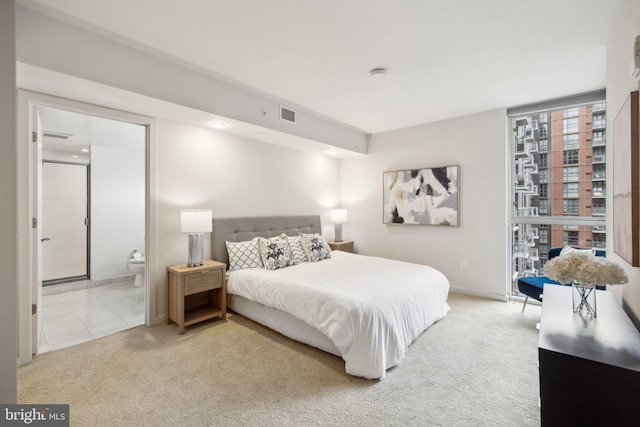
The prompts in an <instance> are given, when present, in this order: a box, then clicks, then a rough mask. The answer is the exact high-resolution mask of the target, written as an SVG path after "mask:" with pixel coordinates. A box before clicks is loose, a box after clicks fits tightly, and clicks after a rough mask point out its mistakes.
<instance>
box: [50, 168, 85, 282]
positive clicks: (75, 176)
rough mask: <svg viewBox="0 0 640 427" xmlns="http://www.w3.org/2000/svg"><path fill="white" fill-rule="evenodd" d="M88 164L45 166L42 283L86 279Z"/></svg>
mask: <svg viewBox="0 0 640 427" xmlns="http://www.w3.org/2000/svg"><path fill="white" fill-rule="evenodd" d="M87 175H88V174H87V165H79V164H72V163H57V162H50V161H45V162H44V163H43V164H42V217H41V218H42V280H43V282H47V281H52V280H63V279H69V278H86V277H87V276H88V274H87V273H88V271H87V259H88V257H87V248H88V246H87V243H88V238H87V221H88V219H87V218H88V216H87V199H88V197H87Z"/></svg>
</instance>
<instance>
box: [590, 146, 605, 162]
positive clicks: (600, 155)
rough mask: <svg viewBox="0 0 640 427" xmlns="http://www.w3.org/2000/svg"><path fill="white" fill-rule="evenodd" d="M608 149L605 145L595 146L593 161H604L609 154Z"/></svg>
mask: <svg viewBox="0 0 640 427" xmlns="http://www.w3.org/2000/svg"><path fill="white" fill-rule="evenodd" d="M606 153H607V149H606V148H605V147H594V149H593V163H604V162H605V160H606V158H607V156H606Z"/></svg>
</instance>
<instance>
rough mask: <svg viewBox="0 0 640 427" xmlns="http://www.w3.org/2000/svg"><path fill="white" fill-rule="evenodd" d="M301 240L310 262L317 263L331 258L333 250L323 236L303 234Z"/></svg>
mask: <svg viewBox="0 0 640 427" xmlns="http://www.w3.org/2000/svg"><path fill="white" fill-rule="evenodd" d="M300 240H301V241H302V249H304V252H305V254H307V259H308V260H309V261H311V262H316V261H320V260H323V259H327V258H331V248H330V247H329V245H328V244H327V242H326V241H325V240H324V237H322V236H321V235H319V234H317V233H316V234H304V233H301V234H300Z"/></svg>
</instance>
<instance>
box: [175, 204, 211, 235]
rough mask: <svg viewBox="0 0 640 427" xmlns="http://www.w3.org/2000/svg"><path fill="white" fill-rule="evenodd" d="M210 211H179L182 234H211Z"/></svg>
mask: <svg viewBox="0 0 640 427" xmlns="http://www.w3.org/2000/svg"><path fill="white" fill-rule="evenodd" d="M212 230H213V221H212V214H211V209H183V210H181V211H180V231H181V232H183V233H211V231H212Z"/></svg>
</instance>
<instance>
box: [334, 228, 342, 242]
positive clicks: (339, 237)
mask: <svg viewBox="0 0 640 427" xmlns="http://www.w3.org/2000/svg"><path fill="white" fill-rule="evenodd" d="M333 241H334V242H342V224H336V235H335V238H334V239H333Z"/></svg>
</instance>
